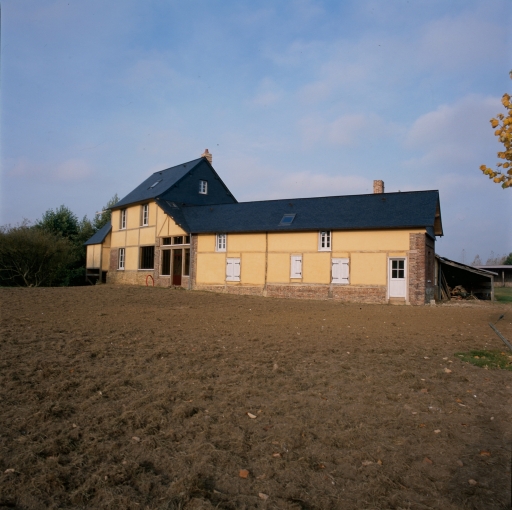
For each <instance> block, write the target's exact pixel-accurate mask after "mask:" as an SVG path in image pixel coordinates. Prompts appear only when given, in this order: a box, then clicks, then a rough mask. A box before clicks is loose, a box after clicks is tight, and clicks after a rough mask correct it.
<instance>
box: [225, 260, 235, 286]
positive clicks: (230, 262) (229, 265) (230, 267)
mask: <svg viewBox="0 0 512 510" xmlns="http://www.w3.org/2000/svg"><path fill="white" fill-rule="evenodd" d="M233 276H234V272H233V260H231V259H228V260H227V261H226V280H228V281H229V280H232V279H233Z"/></svg>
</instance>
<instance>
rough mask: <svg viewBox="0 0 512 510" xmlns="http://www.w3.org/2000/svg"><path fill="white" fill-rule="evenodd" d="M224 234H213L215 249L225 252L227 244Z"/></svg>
mask: <svg viewBox="0 0 512 510" xmlns="http://www.w3.org/2000/svg"><path fill="white" fill-rule="evenodd" d="M227 237H228V236H227V235H226V234H216V235H215V251H218V252H225V251H226V246H227V244H228V241H227Z"/></svg>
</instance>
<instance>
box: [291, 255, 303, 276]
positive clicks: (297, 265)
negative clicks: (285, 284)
mask: <svg viewBox="0 0 512 510" xmlns="http://www.w3.org/2000/svg"><path fill="white" fill-rule="evenodd" d="M290 278H293V279H294V280H300V279H302V255H292V256H291V257H290Z"/></svg>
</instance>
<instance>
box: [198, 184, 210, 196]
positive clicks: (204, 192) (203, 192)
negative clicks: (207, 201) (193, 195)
mask: <svg viewBox="0 0 512 510" xmlns="http://www.w3.org/2000/svg"><path fill="white" fill-rule="evenodd" d="M199 193H200V194H201V195H208V181H199Z"/></svg>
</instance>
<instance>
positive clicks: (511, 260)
mask: <svg viewBox="0 0 512 510" xmlns="http://www.w3.org/2000/svg"><path fill="white" fill-rule="evenodd" d="M503 264H504V265H507V266H512V253H509V254H508V257H507V258H506V259H505V260H504V261H503Z"/></svg>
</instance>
